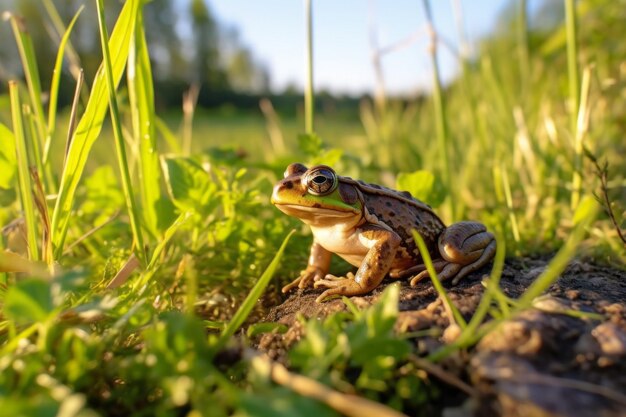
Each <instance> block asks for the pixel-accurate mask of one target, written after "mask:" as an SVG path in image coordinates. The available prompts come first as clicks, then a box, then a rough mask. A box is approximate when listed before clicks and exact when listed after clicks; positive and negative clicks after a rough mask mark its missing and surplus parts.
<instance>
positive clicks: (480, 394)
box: [259, 258, 626, 417]
mask: <svg viewBox="0 0 626 417" xmlns="http://www.w3.org/2000/svg"><path fill="white" fill-rule="evenodd" d="M547 263H548V260H546V259H530V258H523V259H513V260H507V262H506V264H505V268H504V271H503V274H502V281H501V288H502V290H503V292H504V293H505V294H506V295H507V296H509V297H511V298H517V297H519V296H520V294H522V293H523V292H524V291H525V290H526V289H527V288H528V287H529V285H530V284H531V283H532V282H533V280H534V279H535V278H536V277H537V276H538V275H539V274H540V273H541V272H542V271H543V270H544V269H545V268H546V266H547ZM486 272H488V271H479V272H477V273H475V274H473V275H472V276H469V277H467V278H466V279H464V280H463V281H462V282H460V283H459V284H458V285H457V286H447V290H448V294H449V296H450V298H451V299H452V300H453V302H454V303H455V305H456V306H457V307H458V308H459V309H460V311H461V312H462V313H463V315H464V316H465V317H466V318H469V317H471V315H472V313H473V311H474V310H475V308H476V307H477V305H478V303H479V302H480V300H481V296H482V294H483V291H484V287H483V285H482V284H481V278H482V277H483V276H484V275H485V274H486ZM391 282H392V281H387V280H386V281H385V282H384V283H383V285H381V287H379V288H377V289H376V290H374V291H373V292H372V293H371V294H368V295H366V296H363V297H352V301H353V302H354V303H355V304H356V305H357V306H359V307H366V306H368V305H369V304H371V303H373V302H374V301H376V299H377V298H378V297H379V295H380V293H381V292H382V290H383V289H384V287H385V286H386V285H389V284H390V283H391ZM319 292H320V291H319V290H313V289H306V290H300V291H295V292H294V293H292V294H291V295H289V297H288V298H287V299H286V300H285V301H284V302H283V303H282V304H281V305H278V306H276V307H274V308H273V309H272V310H271V311H270V312H269V314H268V317H267V318H266V319H267V320H268V321H278V322H280V323H284V324H287V325H288V326H289V330H288V331H287V332H286V333H285V334H283V335H266V336H264V337H263V338H262V339H261V341H260V343H259V348H260V349H261V350H265V351H266V352H267V353H268V354H269V356H270V357H273V358H274V359H277V360H284V359H285V356H284V353H285V351H286V350H287V349H289V347H290V346H292V345H293V344H294V343H295V342H296V341H297V340H299V339H300V337H302V327H301V326H299V325H298V322H297V321H296V313H301V314H303V315H304V316H305V317H324V316H326V315H328V314H330V313H332V312H336V311H341V310H344V309H345V305H344V303H343V302H342V301H341V300H339V299H335V300H331V301H328V302H325V303H323V304H317V303H315V298H316V297H317V296H318V295H319ZM536 307H537V308H536V309H531V310H527V311H524V312H522V313H521V314H519V315H517V316H516V317H514V318H513V319H511V320H508V321H506V322H504V323H502V324H501V325H500V326H499V327H498V328H496V330H494V331H493V332H491V333H489V334H488V335H487V336H486V337H484V338H483V339H482V340H481V341H480V342H479V343H478V345H476V346H475V347H474V348H472V349H471V350H470V351H468V352H460V353H459V354H458V355H455V356H454V357H453V358H450V359H449V360H447V361H444V362H443V363H442V364H441V365H442V366H443V367H444V368H445V369H446V370H447V371H448V372H452V373H454V374H456V376H458V377H459V378H461V379H464V380H466V381H467V382H469V383H470V385H471V386H472V387H473V388H474V389H475V390H476V393H477V395H476V397H475V398H469V397H467V396H465V395H464V394H461V395H460V392H455V389H454V388H452V387H447V386H445V384H444V383H443V382H441V384H442V387H443V390H444V391H443V392H444V395H447V394H446V392H448V393H449V395H450V396H451V397H454V398H455V399H456V400H455V401H453V403H454V404H452V405H451V406H450V405H449V404H448V405H442V409H441V412H442V414H443V415H455V416H456V415H480V416H483V415H487V416H507V417H509V416H511V417H512V416H520V417H521V416H572V417H574V416H576V417H585V416H593V417H598V416H626V272H624V271H621V270H618V269H613V268H609V267H604V266H599V265H595V264H593V263H589V262H585V261H581V260H578V261H574V262H572V263H571V264H570V265H569V266H568V268H567V269H566V270H565V271H564V273H563V274H562V275H561V277H560V278H559V280H558V281H557V282H556V283H555V284H554V285H552V287H551V288H550V290H549V291H548V295H547V296H545V297H544V298H542V299H541V301H539V302H538V304H536ZM563 309H568V310H578V311H583V312H594V313H599V314H601V315H603V316H604V317H605V319H603V320H595V319H592V318H588V317H587V318H578V317H574V316H572V315H569V314H562V313H559V311H563ZM399 310H400V313H399V316H398V320H397V323H396V327H397V329H398V331H400V332H414V331H417V330H421V329H428V328H432V327H439V328H441V329H442V334H443V335H444V338H445V336H446V333H445V332H443V331H444V329H446V328H447V327H448V324H449V323H448V319H447V315H446V314H445V312H444V308H443V305H442V303H441V301H440V300H439V299H438V297H437V293H436V291H435V289H434V288H433V286H432V285H431V283H430V282H422V283H420V284H419V285H417V286H416V287H411V286H409V285H408V283H406V282H404V283H402V289H401V293H400V303H399ZM414 340H415V344H416V345H415V346H416V350H417V352H418V353H420V354H423V355H425V354H427V353H429V352H432V351H433V350H434V349H436V348H437V347H439V346H441V345H442V344H443V343H444V342H443V341H442V337H438V338H435V337H421V338H417V339H414ZM459 398H460V399H461V400H460V401H459V400H458V399H459ZM446 407H447V409H446Z"/></svg>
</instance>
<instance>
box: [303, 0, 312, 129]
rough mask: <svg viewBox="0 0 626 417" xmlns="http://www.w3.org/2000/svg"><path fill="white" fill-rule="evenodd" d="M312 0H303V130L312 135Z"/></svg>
mask: <svg viewBox="0 0 626 417" xmlns="http://www.w3.org/2000/svg"><path fill="white" fill-rule="evenodd" d="M311 1H312V0H305V10H304V12H305V19H306V38H307V44H306V50H307V55H306V59H307V79H306V88H305V90H304V130H305V132H306V133H307V134H312V133H313V132H314V130H313V116H314V113H315V108H314V107H315V96H314V93H313V8H312V5H311Z"/></svg>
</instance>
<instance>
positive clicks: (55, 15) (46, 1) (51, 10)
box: [43, 0, 84, 80]
mask: <svg viewBox="0 0 626 417" xmlns="http://www.w3.org/2000/svg"><path fill="white" fill-rule="evenodd" d="M43 5H44V7H45V8H46V11H47V12H48V16H49V17H50V20H51V21H52V24H53V26H54V29H55V30H56V32H57V34H58V35H59V38H63V37H65V34H66V33H68V32H70V31H71V29H70V27H69V26H68V28H67V29H66V28H65V25H64V24H63V20H61V16H59V12H58V11H57V9H56V7H55V6H54V2H53V1H52V0H43ZM83 7H84V6H80V8H79V10H78V12H77V13H76V15H78V14H79V13H80V12H81V10H82V8H83ZM72 22H73V21H72ZM72 25H73V23H70V26H72ZM62 42H63V41H62ZM61 49H66V50H67V57H68V59H69V62H70V72H71V73H72V75H73V76H74V79H76V80H78V77H79V73H80V71H81V66H80V58H79V56H78V53H77V52H76V49H74V47H73V46H72V42H67V47H63V48H62V47H61V45H59V50H61Z"/></svg>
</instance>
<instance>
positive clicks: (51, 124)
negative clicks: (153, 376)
mask: <svg viewBox="0 0 626 417" xmlns="http://www.w3.org/2000/svg"><path fill="white" fill-rule="evenodd" d="M47 2H49V0H48V1H47ZM83 9H84V5H83V6H80V7H79V8H78V11H77V12H76V14H75V15H74V18H73V19H72V21H71V22H70V24H69V25H68V27H67V30H66V31H65V33H64V34H63V37H62V38H61V42H60V43H59V50H58V51H57V57H56V61H55V63H54V69H53V71H52V74H53V75H52V83H51V85H50V104H49V106H48V132H47V134H46V141H45V143H44V147H43V163H44V164H47V162H48V157H49V155H50V146H51V144H52V137H53V136H54V133H55V131H56V118H57V104H58V97H59V84H60V83H61V70H62V68H63V56H64V55H65V49H66V46H67V42H68V40H69V38H70V34H71V33H72V29H73V28H74V24H75V23H76V21H77V20H78V16H80V14H81V12H82V11H83Z"/></svg>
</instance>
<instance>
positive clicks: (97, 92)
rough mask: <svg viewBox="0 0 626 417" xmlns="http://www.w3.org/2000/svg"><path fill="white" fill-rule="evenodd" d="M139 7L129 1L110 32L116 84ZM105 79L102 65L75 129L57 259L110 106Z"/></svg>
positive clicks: (56, 215) (62, 194) (58, 207)
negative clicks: (92, 151)
mask: <svg viewBox="0 0 626 417" xmlns="http://www.w3.org/2000/svg"><path fill="white" fill-rule="evenodd" d="M138 9H139V0H128V1H126V2H125V3H124V6H123V8H122V11H121V12H120V15H119V17H118V20H117V23H116V24H115V27H114V29H113V32H112V34H111V38H110V41H109V47H110V49H111V50H114V51H116V54H115V57H114V59H113V62H112V70H113V81H114V82H115V85H117V84H118V83H119V81H120V79H121V77H122V74H123V71H124V67H125V65H126V59H127V58H128V51H129V47H130V41H131V38H132V35H133V33H134V27H135V22H136V21H137V13H138ZM106 83H107V81H106V79H105V70H104V67H103V66H102V65H101V66H100V69H99V70H98V73H97V74H96V78H95V81H94V83H93V87H92V89H91V94H90V96H89V100H88V101H87V106H86V108H85V112H84V114H83V116H82V117H81V119H80V121H79V122H78V125H77V127H76V130H75V131H74V136H73V139H72V141H71V143H70V147H69V151H68V155H67V161H66V164H65V166H64V169H63V174H62V176H61V186H60V188H59V194H58V197H57V201H56V204H55V207H54V212H53V216H52V242H53V244H54V246H55V259H59V257H60V256H61V255H62V253H63V245H64V243H65V235H66V234H67V229H68V225H69V219H70V214H71V211H72V206H73V205H74V195H75V193H76V188H77V187H78V182H79V181H80V178H81V176H82V174H83V171H84V169H85V164H86V163H87V158H88V156H89V152H90V151H91V148H92V146H93V143H94V141H95V140H96V138H97V137H98V136H99V134H100V130H101V129H102V123H103V121H104V117H105V115H106V110H107V107H108V102H107V95H106V94H107V84H106Z"/></svg>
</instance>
